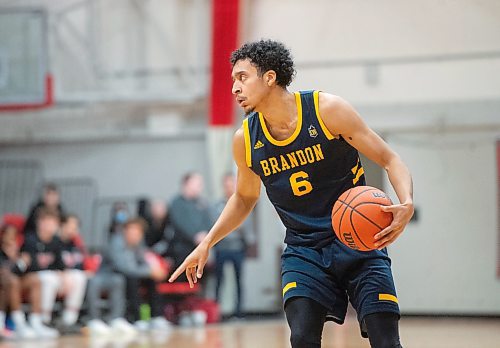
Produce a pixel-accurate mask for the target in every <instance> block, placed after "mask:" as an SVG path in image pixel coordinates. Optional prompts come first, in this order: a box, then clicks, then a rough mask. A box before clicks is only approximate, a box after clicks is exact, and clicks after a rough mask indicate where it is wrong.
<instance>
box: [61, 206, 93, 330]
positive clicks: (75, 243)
mask: <svg viewBox="0 0 500 348" xmlns="http://www.w3.org/2000/svg"><path fill="white" fill-rule="evenodd" d="M59 238H60V239H61V245H62V251H61V256H62V260H63V263H64V271H63V273H62V277H63V283H64V284H63V288H64V289H67V291H69V292H72V293H77V294H79V296H80V297H76V295H75V303H78V304H79V305H78V306H77V307H78V312H79V309H80V307H81V305H82V303H83V299H84V296H85V289H86V286H87V274H86V273H85V271H84V270H83V260H84V258H85V254H86V251H85V248H84V245H83V240H82V238H81V235H80V219H79V218H78V216H76V215H75V214H69V215H66V216H64V217H63V219H62V223H61V230H60V233H59ZM77 318H78V317H77ZM75 322H76V320H75ZM72 324H74V323H72V322H71V320H70V322H64V321H63V325H72Z"/></svg>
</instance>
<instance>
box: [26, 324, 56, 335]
mask: <svg viewBox="0 0 500 348" xmlns="http://www.w3.org/2000/svg"><path fill="white" fill-rule="evenodd" d="M32 328H33V331H35V334H36V335H37V337H39V338H57V337H59V331H57V330H56V329H53V328H51V327H48V326H45V325H43V324H39V325H34V326H32Z"/></svg>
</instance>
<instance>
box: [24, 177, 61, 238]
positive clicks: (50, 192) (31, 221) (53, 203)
mask: <svg viewBox="0 0 500 348" xmlns="http://www.w3.org/2000/svg"><path fill="white" fill-rule="evenodd" d="M40 208H47V209H50V210H55V211H57V213H58V214H59V216H64V209H63V207H62V205H61V203H60V196H59V190H58V188H57V186H56V185H55V184H52V183H46V184H45V185H44V186H43V194H42V198H41V199H40V200H39V201H38V202H37V203H36V204H34V205H33V206H32V207H31V209H30V212H29V213H28V215H27V216H28V217H27V220H26V225H25V226H24V235H25V236H28V235H32V234H35V231H36V217H37V213H38V211H39V209H40Z"/></svg>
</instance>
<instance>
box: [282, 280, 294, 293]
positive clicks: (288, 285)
mask: <svg viewBox="0 0 500 348" xmlns="http://www.w3.org/2000/svg"><path fill="white" fill-rule="evenodd" d="M296 287H297V282H291V283H288V284H287V285H285V287H284V288H283V296H285V294H286V292H287V291H288V290H290V289H293V288H296Z"/></svg>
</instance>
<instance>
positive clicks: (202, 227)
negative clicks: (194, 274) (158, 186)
mask: <svg viewBox="0 0 500 348" xmlns="http://www.w3.org/2000/svg"><path fill="white" fill-rule="evenodd" d="M202 191H203V177H202V176H201V175H200V174H199V173H196V172H191V173H187V174H186V175H184V177H183V179H182V190H181V193H180V194H179V195H178V196H177V197H175V198H174V200H173V201H172V204H171V205H170V221H171V223H172V227H173V229H174V236H173V240H172V253H173V257H174V264H175V267H178V266H179V265H180V264H181V263H182V261H184V259H185V258H186V256H188V255H189V253H190V252H191V251H192V250H193V249H194V247H195V246H197V245H198V244H199V243H200V242H201V241H202V240H203V238H204V237H205V236H206V234H207V233H208V232H207V231H208V230H209V229H210V228H211V218H210V214H209V210H208V205H207V204H206V203H205V202H204V201H203V200H202V198H201V193H202Z"/></svg>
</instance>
